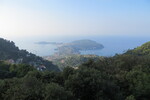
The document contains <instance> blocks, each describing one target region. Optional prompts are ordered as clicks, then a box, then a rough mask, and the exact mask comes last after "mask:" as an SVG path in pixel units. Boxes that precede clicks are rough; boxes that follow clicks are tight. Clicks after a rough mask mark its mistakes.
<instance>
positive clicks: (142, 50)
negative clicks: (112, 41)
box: [125, 42, 150, 56]
mask: <svg viewBox="0 0 150 100" xmlns="http://www.w3.org/2000/svg"><path fill="white" fill-rule="evenodd" d="M125 54H130V55H138V56H144V55H149V56H150V42H147V43H145V44H143V45H142V46H139V47H137V48H135V49H133V50H128V51H127V52H126V53H125Z"/></svg>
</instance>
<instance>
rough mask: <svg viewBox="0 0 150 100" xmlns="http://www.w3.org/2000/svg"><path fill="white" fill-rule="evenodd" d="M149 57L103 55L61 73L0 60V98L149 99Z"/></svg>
mask: <svg viewBox="0 0 150 100" xmlns="http://www.w3.org/2000/svg"><path fill="white" fill-rule="evenodd" d="M149 83H150V56H148V55H140V56H139V55H133V54H127V53H125V54H122V55H116V56H114V57H103V58H100V59H97V60H89V61H88V62H86V63H84V64H81V65H78V67H77V68H76V69H75V68H73V67H66V68H64V70H63V71H62V72H50V71H43V72H41V71H38V70H35V69H34V68H33V67H31V66H29V65H24V64H19V65H10V64H7V63H5V62H3V61H0V100H149V99H150V95H149V94H150V84H149Z"/></svg>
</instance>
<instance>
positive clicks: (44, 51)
mask: <svg viewBox="0 0 150 100" xmlns="http://www.w3.org/2000/svg"><path fill="white" fill-rule="evenodd" d="M82 39H90V40H93V41H96V42H97V43H100V44H102V45H104V48H103V49H102V50H86V51H81V54H83V55H86V54H93V55H98V56H107V57H110V56H114V55H115V54H122V53H124V52H126V51H127V50H130V49H134V48H136V47H138V46H141V45H142V44H144V43H146V42H148V41H150V37H144V36H139V37H137V36H135V37H134V36H76V37H75V36H68V37H51V36H49V37H48V36H46V37H44V36H43V37H34V38H33V37H28V38H22V39H15V40H13V41H14V42H15V44H16V46H18V47H19V48H20V49H24V50H27V51H29V52H31V53H33V54H36V55H38V56H50V55H53V54H54V53H55V52H57V51H56V50H55V49H56V48H57V46H56V45H51V44H46V45H40V44H37V42H41V41H46V42H58V43H60V42H61V43H69V42H72V41H75V40H82Z"/></svg>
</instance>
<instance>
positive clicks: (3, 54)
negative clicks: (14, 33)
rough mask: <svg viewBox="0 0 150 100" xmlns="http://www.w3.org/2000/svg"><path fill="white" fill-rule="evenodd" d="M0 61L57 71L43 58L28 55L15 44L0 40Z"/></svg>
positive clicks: (55, 67) (56, 68)
mask: <svg viewBox="0 0 150 100" xmlns="http://www.w3.org/2000/svg"><path fill="white" fill-rule="evenodd" d="M0 60H5V61H7V62H8V63H15V64H20V63H23V64H29V65H32V66H34V67H36V68H37V69H39V70H42V69H47V70H54V71H59V69H58V67H57V66H55V65H53V64H52V63H51V62H49V61H47V60H44V59H43V58H41V57H39V56H36V55H35V54H32V53H29V52H28V51H26V50H20V49H19V48H18V47H16V46H15V43H14V42H12V41H8V40H5V39H2V38H0Z"/></svg>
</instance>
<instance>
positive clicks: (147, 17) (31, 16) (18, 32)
mask: <svg viewBox="0 0 150 100" xmlns="http://www.w3.org/2000/svg"><path fill="white" fill-rule="evenodd" d="M87 35H88V36H90V35H92V36H94V35H95V36H150V0H0V37H4V38H7V39H12V38H20V37H26V38H28V37H40V36H47V37H48V36H51V37H58V36H59V37H61V36H87Z"/></svg>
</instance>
